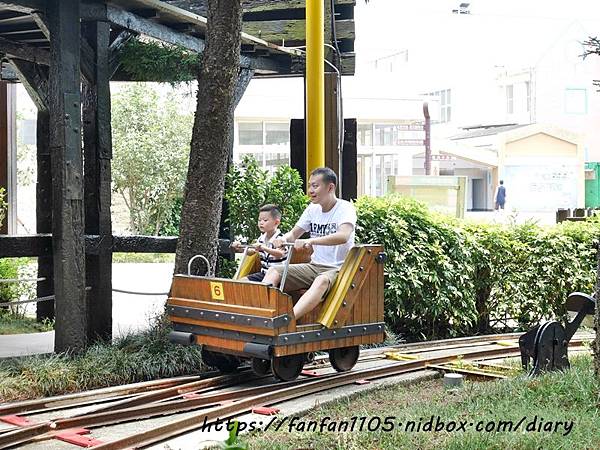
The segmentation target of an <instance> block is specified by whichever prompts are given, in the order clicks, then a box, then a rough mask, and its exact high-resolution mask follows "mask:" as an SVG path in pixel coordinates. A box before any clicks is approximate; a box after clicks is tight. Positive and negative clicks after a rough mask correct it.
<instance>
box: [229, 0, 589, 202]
mask: <svg viewBox="0 0 600 450" xmlns="http://www.w3.org/2000/svg"><path fill="white" fill-rule="evenodd" d="M425 3H427V2H425ZM513 3H514V2H513ZM576 3H577V2H576ZM579 3H581V2H579ZM579 3H578V4H577V5H575V4H574V5H573V8H572V9H573V11H574V10H575V9H577V8H576V6H578V7H579V9H578V10H577V14H579V17H580V18H579V19H578V18H574V17H573V16H571V17H569V15H570V14H568V13H565V14H562V13H561V11H560V10H558V9H556V6H557V5H547V6H548V9H544V10H543V11H542V10H540V9H539V8H538V10H534V5H533V3H532V4H529V3H528V4H527V5H523V4H522V3H518V5H519V8H517V9H514V10H510V12H509V13H507V14H504V15H502V14H490V13H487V12H486V10H484V8H485V7H488V8H491V6H490V5H488V4H485V5H484V4H482V5H481V9H480V10H477V8H476V7H475V6H477V5H474V6H473V7H472V11H471V14H452V13H451V8H448V10H447V11H446V10H444V12H443V13H442V12H439V11H438V10H436V11H434V12H433V13H430V14H428V15H425V14H421V15H415V16H411V15H410V14H411V13H410V12H406V11H407V10H405V9H404V8H403V7H401V6H400V5H399V4H398V3H397V2H393V1H387V2H385V1H383V0H380V1H379V2H370V3H369V4H368V5H363V4H362V3H359V4H357V10H356V26H357V40H356V51H357V70H356V72H357V76H355V77H353V78H351V77H348V78H344V81H343V94H344V116H345V117H347V118H350V117H353V118H356V119H357V120H358V154H359V157H358V161H357V164H358V169H359V177H358V178H359V189H358V190H359V193H360V194H371V195H381V194H382V193H384V191H385V177H386V176H387V175H396V174H397V175H410V174H415V175H417V174H421V173H423V172H424V169H423V165H424V158H423V156H424V155H423V150H424V149H423V147H418V146H409V145H403V146H400V145H397V144H398V143H399V140H400V142H403V143H407V140H408V139H411V138H412V139H421V136H422V133H420V132H418V131H413V130H412V129H411V126H410V124H415V123H418V122H420V121H422V111H421V109H422V102H423V101H424V100H429V102H430V104H431V105H430V110H431V111H432V113H434V114H432V116H433V127H432V147H433V152H434V154H435V153H441V154H446V155H448V157H449V158H450V159H451V160H450V161H444V162H441V163H434V165H433V166H434V167H433V169H434V173H438V174H441V175H460V174H463V175H466V176H468V178H469V183H468V186H469V193H468V201H467V206H468V208H469V209H491V208H492V207H493V192H494V190H495V186H496V184H497V182H498V180H499V177H501V176H504V170H505V168H504V167H500V166H501V164H502V161H501V158H500V156H499V154H500V151H501V149H500V146H495V145H494V142H495V141H497V139H495V138H494V137H490V138H488V139H487V141H486V143H485V144H483V145H484V147H481V146H478V144H476V143H474V140H472V139H464V140H461V139H452V138H456V137H458V136H461V135H464V134H465V133H466V132H469V130H471V131H472V132H475V131H474V130H477V129H480V130H481V129H486V127H489V126H490V125H492V126H495V127H497V126H499V125H505V126H506V129H507V130H508V129H511V128H513V127H516V126H523V125H530V124H538V125H539V126H540V127H542V128H544V129H560V130H563V131H564V132H565V133H568V134H569V135H570V136H574V137H573V139H574V140H576V141H577V146H578V147H577V148H578V149H580V150H578V151H577V152H576V155H577V156H573V158H574V160H577V164H576V167H579V166H580V165H581V164H580V163H579V160H580V159H581V158H580V156H581V153H583V155H584V158H585V160H586V161H600V133H598V132H597V130H598V124H599V123H600V93H598V92H597V89H598V88H597V87H595V86H593V80H594V79H597V78H599V77H600V75H599V74H600V57H595V56H591V57H589V58H587V59H585V60H583V59H582V58H581V55H582V53H583V47H582V45H581V42H583V41H584V40H586V39H587V38H588V37H589V36H590V35H594V33H596V34H597V33H598V30H600V12H599V10H600V7H598V6H593V5H591V4H590V3H586V4H582V5H579ZM536 4H537V5H538V6H540V5H541V6H546V3H544V4H543V5H542V4H541V3H540V2H538V3H536ZM427 5H429V6H422V7H423V8H427V7H429V8H430V9H432V10H433V9H434V8H438V9H439V8H441V6H439V5H440V4H437V3H436V4H435V5H434V4H433V3H432V2H429V3H427ZM431 5H434V6H431ZM457 5H458V3H457ZM457 5H455V6H457ZM550 6H552V8H553V9H552V8H550ZM419 7H421V6H420V5H419V6H414V8H417V9H418V8H419ZM586 8H587V9H586ZM588 9H589V14H587V15H586V16H585V17H584V19H581V17H583V16H582V11H584V12H587V11H588ZM480 11H481V13H480ZM552 11H553V12H554V13H552ZM400 12H401V13H402V14H399V13H400ZM570 12H571V11H569V13H570ZM573 14H575V12H574V13H573ZM259 83H264V85H262V86H260V87H259ZM303 92H304V89H303V86H302V80H262V81H255V82H253V83H252V84H251V87H250V89H249V91H248V92H247V93H246V95H245V96H244V99H243V100H242V103H241V104H240V107H239V108H238V110H237V111H236V122H237V128H236V155H240V154H242V153H244V152H255V153H256V154H257V155H261V154H262V155H264V156H263V159H264V164H265V166H266V167H269V166H271V165H274V164H279V163H282V162H286V161H287V155H288V154H287V151H288V150H287V140H288V139H289V136H288V135H286V134H285V127H284V124H286V123H288V120H289V118H293V117H298V118H300V117H302V116H303V114H302V108H303V102H302V95H303ZM432 102H433V104H432ZM252 123H254V125H252ZM261 123H263V124H264V125H259V124H261ZM276 124H277V125H276ZM252 126H254V127H255V132H254V133H255V139H254V140H253V141H251V142H252V145H250V141H249V140H248V139H247V138H246V137H245V136H246V135H247V134H248V133H251V131H248V130H247V129H248V127H252ZM259 126H260V130H263V134H264V135H263V136H262V140H259V138H258V132H259ZM274 127H277V130H279V131H277V132H278V133H280V137H279V138H272V137H270V136H272V135H273V133H275V132H276V131H275V128H274ZM496 131H498V130H496ZM561 132H562V131H561ZM475 133H476V132H475ZM493 134H496V133H495V132H492V133H491V135H493ZM284 135H285V136H284ZM488 135H490V133H488ZM274 139H275V140H276V141H277V144H276V143H275V142H274ZM542 141H543V139H531V140H530V141H529V142H530V143H533V142H542ZM259 142H260V146H259V147H256V145H257V144H258V143H259ZM533 153H534V154H537V158H538V159H537V161H539V163H540V165H543V164H544V157H543V151H542V152H541V153H540V150H539V149H535V150H534V151H533ZM535 161H536V160H535V159H534V160H528V164H534V165H535V164H536V162H535ZM573 167H575V166H573ZM511 170H512V169H511ZM577 170H579V169H577ZM581 170H583V168H581ZM515 173H516V172H515ZM581 176H583V173H582V174H579V173H577V174H575V179H573V180H572V184H573V186H570V187H569V192H570V193H569V195H565V196H558V197H560V198H565V199H567V198H568V199H574V198H576V199H578V200H577V204H564V205H562V204H561V205H559V206H564V207H574V206H583V205H580V204H579V203H580V202H581V199H582V198H583V196H582V193H581V192H579V190H581V189H582V186H583V185H582V183H581V182H580V178H581ZM571 188H573V189H575V191H572V189H571ZM565 201H566V200H565ZM542 203H543V204H546V205H552V207H555V206H556V205H555V203H554V202H551V201H548V202H542ZM548 207H550V206H548Z"/></svg>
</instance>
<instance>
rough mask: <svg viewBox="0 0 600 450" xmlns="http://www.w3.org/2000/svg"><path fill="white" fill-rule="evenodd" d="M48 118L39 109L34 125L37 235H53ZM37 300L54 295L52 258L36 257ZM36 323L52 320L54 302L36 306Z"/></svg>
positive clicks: (46, 113) (44, 112)
mask: <svg viewBox="0 0 600 450" xmlns="http://www.w3.org/2000/svg"><path fill="white" fill-rule="evenodd" d="M49 138H50V115H49V113H48V110H47V109H45V108H40V109H38V114H37V124H36V144H37V185H36V189H35V225H36V233H38V234H43V233H52V174H51V171H52V169H51V164H50V146H49V141H48V139H49ZM38 278H44V280H42V281H38V283H37V290H36V293H37V296H38V297H45V296H48V295H52V294H54V265H53V262H52V256H39V257H38ZM36 318H37V320H38V322H41V321H43V320H52V319H54V302H39V303H37V311H36Z"/></svg>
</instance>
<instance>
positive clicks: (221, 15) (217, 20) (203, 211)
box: [175, 0, 242, 273]
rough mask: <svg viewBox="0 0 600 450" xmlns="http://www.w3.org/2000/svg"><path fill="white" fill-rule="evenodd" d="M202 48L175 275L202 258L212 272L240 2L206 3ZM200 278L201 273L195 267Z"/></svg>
mask: <svg viewBox="0 0 600 450" xmlns="http://www.w3.org/2000/svg"><path fill="white" fill-rule="evenodd" d="M207 26H208V28H207V32H206V48H205V51H204V55H203V58H202V64H201V67H200V71H199V74H198V101H197V105H196V116H195V119H194V129H193V132H192V142H191V150H190V163H189V167H188V174H187V181H186V184H185V191H184V200H183V205H182V210H181V225H180V229H179V240H178V242H177V254H176V258H175V273H185V272H186V270H187V262H188V260H189V259H190V258H191V257H192V256H193V255H195V254H203V255H204V256H206V257H207V258H208V260H209V261H210V264H211V270H213V269H214V267H215V265H216V261H217V248H218V240H217V239H218V231H219V219H220V217H221V204H222V199H223V190H224V183H225V173H226V170H227V160H228V156H229V148H230V146H231V139H232V136H233V133H231V130H232V129H233V112H234V108H235V86H236V82H237V79H238V72H239V68H240V32H241V28H242V6H241V1H240V0H209V1H208V25H207ZM198 272H199V273H203V272H204V268H201V267H199V268H198Z"/></svg>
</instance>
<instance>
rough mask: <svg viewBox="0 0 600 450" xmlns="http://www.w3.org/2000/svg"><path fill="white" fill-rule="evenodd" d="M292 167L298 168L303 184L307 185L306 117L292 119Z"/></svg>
mask: <svg viewBox="0 0 600 450" xmlns="http://www.w3.org/2000/svg"><path fill="white" fill-rule="evenodd" d="M290 167H291V168H292V169H296V170H297V171H298V173H299V174H300V178H301V179H302V186H306V183H307V182H308V177H307V174H306V130H305V128H304V119H292V120H291V121H290Z"/></svg>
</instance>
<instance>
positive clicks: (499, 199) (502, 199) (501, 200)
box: [495, 180, 506, 210]
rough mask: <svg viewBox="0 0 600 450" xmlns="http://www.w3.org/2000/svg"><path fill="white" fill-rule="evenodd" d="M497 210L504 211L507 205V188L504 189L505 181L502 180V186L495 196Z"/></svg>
mask: <svg viewBox="0 0 600 450" xmlns="http://www.w3.org/2000/svg"><path fill="white" fill-rule="evenodd" d="M495 202H496V210H500V209H504V204H505V203H506V188H505V187H504V181H503V180H500V185H499V186H498V187H497V188H496V195H495Z"/></svg>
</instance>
